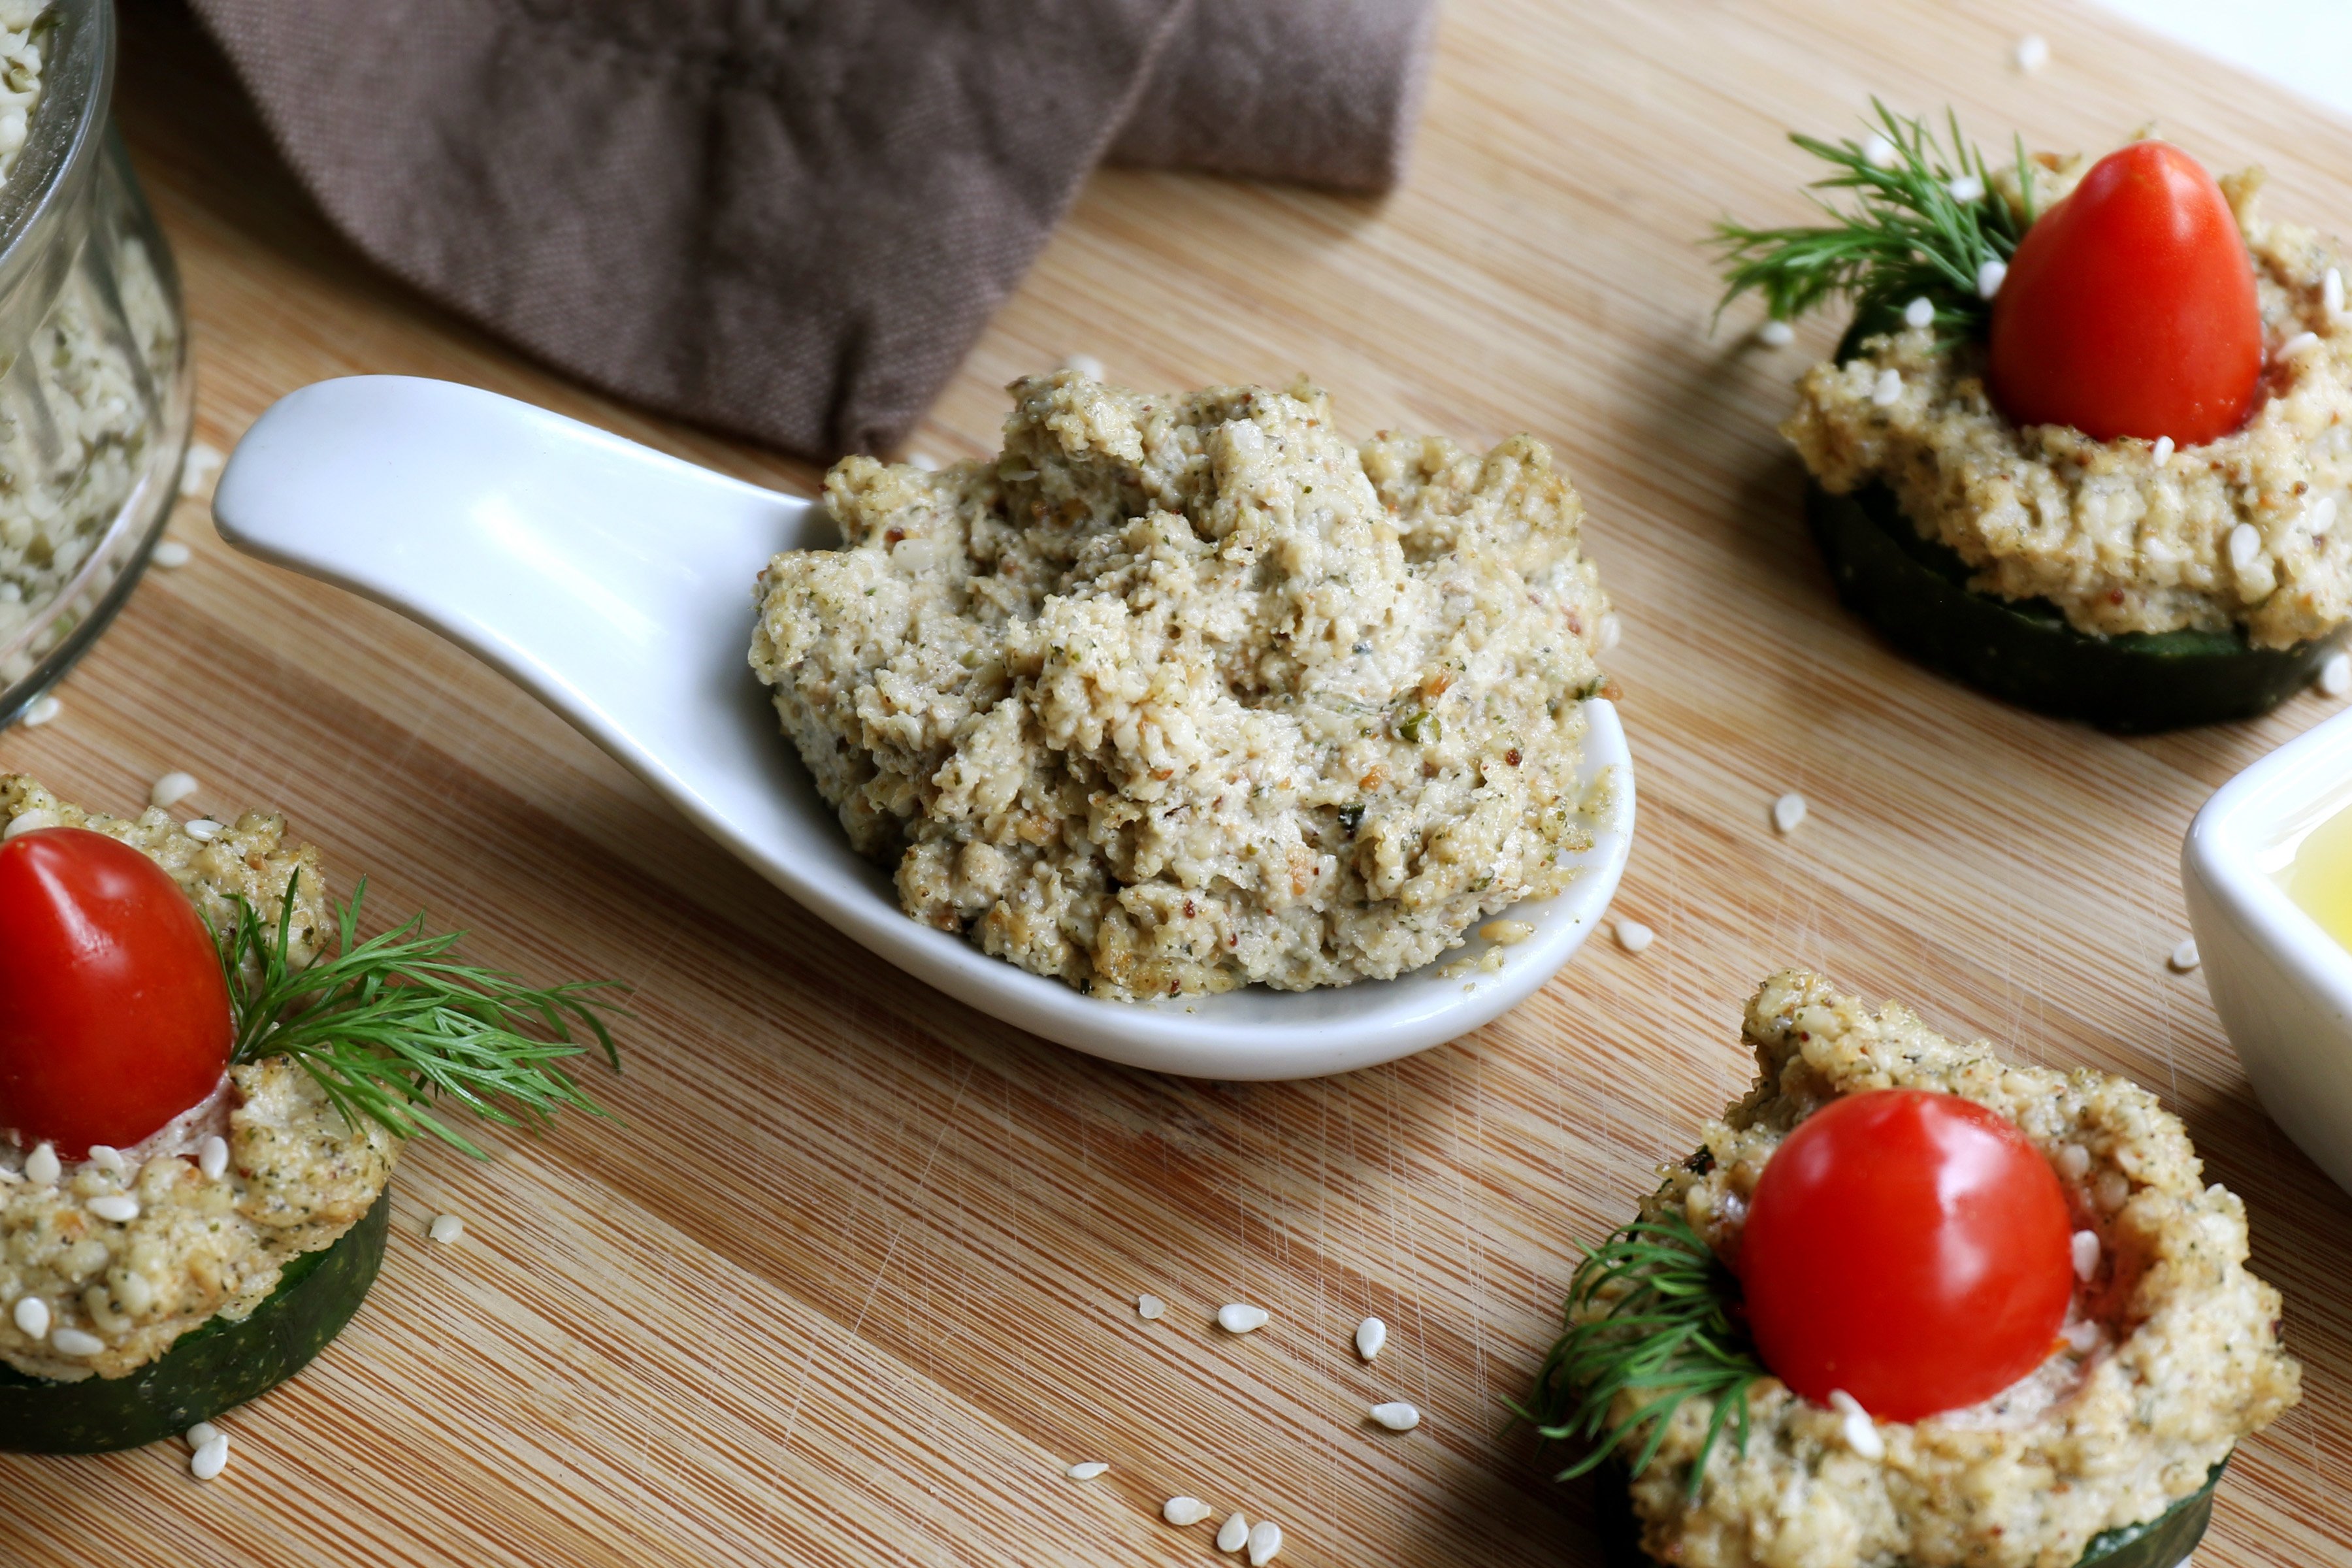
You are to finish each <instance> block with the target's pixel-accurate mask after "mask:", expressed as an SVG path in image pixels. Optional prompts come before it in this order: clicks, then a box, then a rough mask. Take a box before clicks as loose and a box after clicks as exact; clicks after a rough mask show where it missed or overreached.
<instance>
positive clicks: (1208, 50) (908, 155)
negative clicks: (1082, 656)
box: [194, 0, 1435, 457]
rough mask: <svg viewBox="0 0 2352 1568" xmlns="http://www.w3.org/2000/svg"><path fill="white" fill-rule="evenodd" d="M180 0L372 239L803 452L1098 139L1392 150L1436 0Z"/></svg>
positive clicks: (1044, 204)
mask: <svg viewBox="0 0 2352 1568" xmlns="http://www.w3.org/2000/svg"><path fill="white" fill-rule="evenodd" d="M194 5H195V9H196V11H197V12H198V14H199V15H200V16H202V17H203V18H204V20H205V23H206V24H207V25H208V26H210V27H211V29H212V31H213V33H214V34H215V37H218V38H219V40H220V42H221V44H222V46H223V47H225V48H226V51H227V52H228V55H229V58H231V59H232V60H233V61H234V62H235V64H236V68H237V70H238V72H239V73H240V74H241V75H242V77H243V78H244V79H245V82H246V85H247V89H249V90H250V91H251V92H252V94H253V96H254V98H255V99H256V100H257V102H258V103H259V105H260V108H261V112H262V115H263V118H264V119H265V120H266V121H268V124H269V127H270V130H271V132H273V134H274V135H275V136H276V137H277V140H278V145H279V146H280V147H281V148H282V149H283V150H284V152H285V154H286V156H287V158H288V160H289V162H290V163H292V164H293V166H294V168H295V170H296V172H297V173H298V174H299V175H300V177H301V178H302V180H303V181H304V183H305V184H308V185H309V187H310V190H311V192H312V194H313V195H316V196H317V198H318V200H319V202H320V205H322V206H323V207H324V208H325V209H326V211H327V214H328V216H330V217H331V219H332V220H333V221H334V222H335V223H336V224H337V225H339V226H341V228H342V229H343V231H344V232H345V233H346V234H348V235H349V236H350V237H351V238H352V240H353V241H354V242H355V243H357V244H358V245H359V246H360V247H361V248H362V249H363V250H365V251H366V252H367V253H368V254H369V255H370V256H372V257H373V258H375V259H376V260H377V261H378V262H380V263H381V264H383V266H384V267H387V268H390V269H391V270H393V271H394V272H395V273H397V274H399V275H400V276H401V277H403V278H404V279H408V280H409V281H410V282H412V283H414V284H415V285H416V286H417V287H418V288H420V289H424V290H425V292H426V293H428V294H430V295H432V296H434V297H435V298H436V299H438V300H442V301H444V302H445V303H446V304H448V305H450V306H452V307H454V308H456V309H457V310H460V311H462V312H464V313H465V314H467V316H470V317H472V318H473V319H474V320H476V321H479V322H481V323H482V324H483V325H485V326H487V327H488V328H490V329H491V330H492V331H497V332H499V333H500V334H502V335H504V336H505V337H507V338H509V339H510V340H512V341H513V342H516V343H517V344H519V345H520V346H521V347H523V348H525V349H527V350H529V351H530V352H531V353H535V354H538V355H540V356H541V357H542V358H544V359H546V360H548V361H550V362H551V363H554V364H555V365H557V366H559V367H561V368H562V369H564V370H566V371H569V372H571V373H572V374H576V375H579V376H581V377H583V378H584V379H586V380H588V381H591V382H593V383H596V384H599V385H601V386H604V387H606V388H608V389H610V390H611V391H613V392H614V393H617V394H619V395H621V396H623V397H625V398H629V399H631V400H634V401H635V402H639V403H643V404H646V405H651V406H653V407H656V408H659V409H662V410H664V411H666V412H668V413H671V414H676V415H680V416H684V417H686V418H688V419H693V420H697V421H699V422H702V423H705V424H709V425H713V426H719V427H721V428H723V429H727V430H731V431H735V432H739V433H740V434H743V435H747V436H751V437H755V438H757V439H760V440H762V441H767V442H770V443H772V444H774V445H777V446H781V447H788V448H790V449H792V450H794V451H797V452H801V453H803V454H806V455H810V456H816V457H827V456H831V455H833V454H835V453H838V452H843V451H859V450H872V449H876V448H879V447H889V446H891V445H893V444H894V443H895V442H896V441H897V440H898V438H899V437H902V436H903V435H904V434H905V433H906V431H907V430H908V427H909V426H911V425H913V423H914V422H915V420H916V419H917V418H919V416H921V414H922V412H923V410H924V409H925V408H926V407H928V406H929V404H930V402H931V399H932V398H933V397H934V396H935V395H937V393H938V392H939V389H940V386H941V385H942V384H944V383H945V382H946V380H947V378H948V377H949V375H950V374H952V373H953V371H954V370H955V367H956V366H957V365H958V364H959V363H961V361H962V358H963V355H964V353H965V351H966V350H967V349H969V348H970V347H971V342H972V340H973V338H975V337H976V336H978V334H979V332H980V330H981V328H982V325H983V324H984V323H985V322H986V321H987V319H988V316H989V314H990V312H991V311H992V310H994V309H995V307H996V306H997V305H998V304H999V303H1000V302H1001V301H1002V300H1003V299H1004V297H1005V296H1006V294H1008V293H1009V292H1010V291H1011V290H1012V289H1013V287H1014V285H1015V284H1016V283H1018V281H1019V280H1020V278H1021V275H1022V273H1023V272H1024V270H1025V269H1026V268H1028V266H1029V263H1030V261H1031V260H1032V259H1033V258H1034V257H1035V255H1036V253H1037V250H1038V248H1039V247H1040V246H1041V245H1043V244H1044V242H1045V236H1046V234H1047V232H1048V231H1049V230H1050V229H1051V228H1052V227H1053V226H1054V224H1055V221H1056V220H1057V219H1058V218H1059V217H1060V216H1061V215H1062V213H1063V211H1064V209H1065V208H1066V207H1067V206H1068V205H1069V203H1070V200H1071V197H1072V196H1073V195H1075V193H1076V190H1077V187H1078V184H1079V183H1080V182H1081V181H1082V180H1084V179H1085V177H1086V175H1087V172H1088V171H1089V170H1090V169H1092V168H1093V166H1094V165H1095V163H1097V161H1098V160H1100V159H1101V158H1103V157H1104V156H1106V155H1108V156H1111V157H1114V158H1117V159H1118V160H1121V161H1125V162H1131V163H1145V164H1154V165H1166V166H1189V167H1193V168H1202V169H1212V170H1220V171H1224V172H1227V173H1231V174H1245V175H1251V176H1257V177H1265V178H1274V179H1287V180H1298V181H1305V182H1310V183H1314V184H1325V185H1331V186H1337V187H1339V188H1342V189H1348V190H1359V191H1377V190H1381V189H1384V188H1386V187H1387V186H1389V185H1391V184H1393V183H1394V182H1395V181H1396V179H1397V177H1398V175H1399V173H1400V171H1401V169H1402V163H1403V160H1404V153H1405V147H1406V143H1407V142H1408V139H1409V137H1410V134H1411V131H1412V121H1413V117H1414V113H1415V110H1416V108H1417V99H1418V96H1419V90H1420V87H1421V83H1422V81H1423V78H1424V76H1425V74H1426V70H1425V66H1426V57H1427V54H1428V37H1429V32H1430V27H1431V23H1432V20H1433V11H1434V5H1435V0H367V3H366V4H357V5H355V4H353V3H352V0H194ZM1073 346H1077V345H1073Z"/></svg>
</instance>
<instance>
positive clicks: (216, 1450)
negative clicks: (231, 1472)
mask: <svg viewBox="0 0 2352 1568" xmlns="http://www.w3.org/2000/svg"><path fill="white" fill-rule="evenodd" d="M227 1465H228V1434H227V1433H226V1432H222V1431H218V1430H215V1432H214V1433H213V1435H212V1436H209V1437H207V1438H205V1441H204V1443H203V1444H202V1446H200V1447H198V1448H197V1449H196V1451H195V1453H194V1454H193V1455H192V1456H190V1457H189V1459H188V1474H190V1475H192V1476H194V1477H195V1478H196V1479H198V1480H200V1481H208V1480H211V1479H213V1478H214V1477H215V1476H216V1475H219V1474H220V1473H221V1471H222V1470H223V1469H225V1468H227Z"/></svg>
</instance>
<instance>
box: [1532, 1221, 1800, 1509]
mask: <svg viewBox="0 0 2352 1568" xmlns="http://www.w3.org/2000/svg"><path fill="white" fill-rule="evenodd" d="M1612 1287H1619V1288H1622V1293H1612V1298H1611V1299H1609V1300H1606V1302H1605V1304H1604V1305H1603V1306H1602V1307H1601V1310H1600V1311H1598V1312H1597V1313H1592V1314H1591V1315H1590V1316H1584V1315H1582V1314H1584V1313H1585V1312H1586V1311H1587V1310H1589V1309H1590V1308H1591V1306H1592V1304H1593V1302H1594V1301H1595V1300H1596V1299H1597V1298H1600V1297H1601V1293H1602V1292H1603V1291H1604V1290H1609V1289H1611V1288H1612ZM1738 1296H1739V1287H1738V1282H1737V1281H1735V1280H1734V1279H1732V1277H1731V1271H1730V1270H1729V1269H1727V1268H1725V1267H1724V1266H1723V1264H1722V1263H1721V1261H1720V1260H1718V1259H1717V1258H1716V1256H1715V1251H1714V1249H1713V1248H1711V1247H1708V1246H1707V1244H1706V1241H1705V1240H1704V1239H1703V1238H1702V1237H1700V1236H1699V1234H1698V1232H1697V1231H1696V1230H1694V1229H1692V1228H1691V1226H1690V1222H1689V1221H1688V1220H1685V1218H1683V1217H1682V1215H1678V1214H1670V1215H1666V1216H1665V1217H1664V1218H1663V1219H1654V1220H1653V1219H1637V1220H1634V1221H1633V1222H1632V1223H1631V1224H1628V1225H1626V1226H1622V1228H1620V1229H1619V1230H1618V1231H1617V1232H1616V1233H1615V1234H1614V1235H1612V1237H1610V1238H1609V1239H1608V1240H1607V1241H1604V1242H1602V1243H1601V1245H1600V1246H1599V1247H1587V1248H1586V1249H1585V1253H1584V1261H1583V1262H1582V1263H1580V1264H1579V1265H1577V1269H1576V1275H1575V1278H1574V1279H1571V1280H1570V1284H1569V1289H1568V1307H1567V1314H1566V1316H1567V1324H1568V1331H1567V1332H1566V1333H1564V1334H1562V1335H1561V1336H1560V1340H1559V1343H1558V1344H1556V1345H1554V1346H1553V1347H1552V1352H1551V1354H1550V1355H1549V1356H1548V1357H1546V1358H1545V1360H1544V1364H1543V1371H1542V1372H1540V1373H1538V1374H1537V1376H1536V1392H1535V1408H1534V1409H1532V1410H1529V1411H1525V1412H1522V1414H1523V1415H1526V1416H1527V1417H1528V1420H1530V1421H1532V1422H1534V1423H1535V1426H1536V1428H1537V1430H1538V1431H1539V1432H1540V1433H1542V1435H1543V1436H1545V1437H1546V1438H1548V1439H1550V1440H1552V1441H1555V1442H1574V1443H1583V1444H1590V1445H1591V1452H1590V1453H1588V1454H1586V1455H1585V1457H1584V1458H1581V1459H1580V1460H1578V1461H1577V1462H1576V1463H1575V1464H1573V1465H1570V1467H1569V1468H1567V1469H1565V1470H1562V1471H1561V1472H1560V1475H1559V1479H1561V1480H1569V1479H1572V1478H1574V1477H1577V1476H1580V1475H1582V1474H1584V1473H1585V1472H1586V1471H1588V1470H1591V1469H1592V1468H1595V1467H1597V1466H1598V1465H1600V1464H1601V1462H1602V1461H1603V1460H1604V1459H1606V1458H1609V1457H1610V1456H1611V1455H1612V1454H1613V1453H1615V1452H1616V1451H1617V1449H1618V1448H1619V1447H1620V1446H1621V1445H1622V1444H1624V1443H1626V1442H1628V1441H1629V1440H1630V1439H1632V1438H1633V1437H1634V1436H1635V1435H1636V1434H1637V1433H1639V1432H1640V1430H1641V1428H1642V1426H1643V1424H1644V1423H1648V1424H1649V1427H1650V1431H1649V1436H1647V1437H1646V1438H1645V1439H1643V1441H1642V1444H1641V1448H1640V1451H1639V1452H1638V1453H1637V1454H1636V1455H1635V1456H1634V1458H1633V1461H1632V1462H1631V1463H1630V1464H1629V1465H1628V1466H1627V1468H1628V1470H1629V1471H1630V1472H1631V1473H1632V1474H1633V1475H1636V1476H1638V1475H1640V1474H1641V1473H1642V1472H1643V1470H1645V1469H1647V1468H1649V1465H1650V1461H1651V1460H1652V1459H1654V1458H1656V1457H1657V1453H1658V1447H1659V1445H1660V1444H1662V1443H1664V1441H1665V1439H1666V1425H1667V1422H1668V1421H1669V1419H1670V1418H1671V1417H1672V1416H1673V1415H1674V1413H1675V1411H1676V1410H1677V1409H1679V1408H1680V1407H1681V1405H1682V1403H1683V1401H1684V1400H1685V1399H1705V1400H1709V1401H1711V1402H1712V1403H1713V1405H1714V1411H1713V1414H1712V1415H1710V1416H1709V1418H1708V1420H1707V1424H1706V1441H1705V1442H1704V1443H1702V1444H1701V1445H1700V1446H1699V1450H1698V1457H1697V1458H1696V1459H1695V1460H1693V1461H1692V1463H1691V1468H1690V1479H1689V1483H1688V1488H1687V1490H1688V1494H1689V1495H1690V1496H1693V1497H1696V1496H1697V1495H1698V1488H1699V1480H1700V1479H1701V1478H1702V1477H1703V1476H1705V1475H1706V1461H1707V1458H1708V1457H1709V1456H1710V1455H1712V1454H1713V1453H1714V1452H1715V1445H1716V1440H1717V1438H1718V1437H1720V1436H1722V1435H1723V1429H1724V1427H1725V1426H1727V1425H1728V1426H1731V1427H1732V1429H1733V1433H1734V1436H1736V1438H1737V1440H1738V1445H1739V1451H1740V1452H1741V1453H1742V1454H1745V1453H1746V1452H1747V1451H1748V1386H1749V1385H1750V1384H1753V1383H1755V1382H1756V1380H1757V1379H1759V1378H1760V1377H1763V1376H1765V1375H1767V1374H1766V1373H1765V1369H1764V1363H1762V1362H1761V1361H1759V1360H1758V1359H1757V1355H1756V1351H1755V1348H1754V1346H1753V1345H1751V1344H1750V1343H1749V1342H1748V1335H1747V1332H1746V1331H1744V1330H1743V1329H1742V1328H1740V1326H1739V1325H1738V1323H1737V1322H1735V1321H1733V1318H1732V1304H1733V1303H1734V1302H1735V1301H1737V1300H1738ZM1620 1394H1633V1395H1634V1397H1635V1398H1636V1400H1637V1401H1638V1402H1639V1403H1637V1404H1636V1405H1635V1406H1634V1408H1633V1413H1632V1414H1630V1415H1627V1416H1626V1417H1625V1418H1624V1419H1623V1420H1622V1421H1619V1422H1617V1423H1616V1424H1615V1425H1614V1426H1612V1425H1611V1424H1610V1421H1609V1412H1610V1408H1611V1406H1612V1405H1614V1404H1615V1403H1616V1401H1617V1398H1618V1396H1619V1395H1620Z"/></svg>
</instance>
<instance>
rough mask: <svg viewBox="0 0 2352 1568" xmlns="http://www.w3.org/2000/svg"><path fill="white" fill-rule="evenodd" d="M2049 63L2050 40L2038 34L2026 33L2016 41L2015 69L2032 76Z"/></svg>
mask: <svg viewBox="0 0 2352 1568" xmlns="http://www.w3.org/2000/svg"><path fill="white" fill-rule="evenodd" d="M2049 63H2050V40H2048V39H2047V38H2044V37H2042V35H2041V34H2039V33H2028V34H2026V35H2025V37H2021V38H2020V39H2018V40H2017V68H2018V69H2019V70H2021V71H2023V72H2024V73H2025V74H2026V75H2028V76H2032V74H2033V73H2034V72H2036V71H2038V70H2040V69H2041V68H2042V67H2043V66H2046V65H2048V64H2049Z"/></svg>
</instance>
